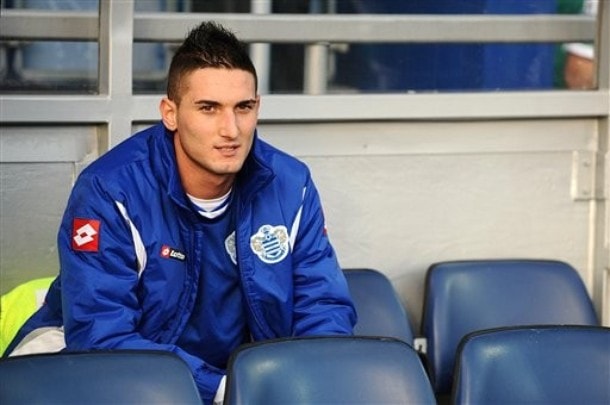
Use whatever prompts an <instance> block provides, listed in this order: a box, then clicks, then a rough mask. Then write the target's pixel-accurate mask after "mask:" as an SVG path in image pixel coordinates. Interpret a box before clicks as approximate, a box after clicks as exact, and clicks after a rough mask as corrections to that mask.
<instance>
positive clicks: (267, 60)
mask: <svg viewBox="0 0 610 405" xmlns="http://www.w3.org/2000/svg"><path fill="white" fill-rule="evenodd" d="M250 10H251V13H252V14H271V12H272V10H273V9H272V1H271V0H250ZM250 54H251V55H252V62H253V63H254V66H256V73H257V75H258V92H259V94H267V93H269V74H270V72H271V44H252V45H250Z"/></svg>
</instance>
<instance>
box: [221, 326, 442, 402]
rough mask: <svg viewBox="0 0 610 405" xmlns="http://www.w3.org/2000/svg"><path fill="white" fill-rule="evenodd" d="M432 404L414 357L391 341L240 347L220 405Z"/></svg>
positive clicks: (295, 341)
mask: <svg viewBox="0 0 610 405" xmlns="http://www.w3.org/2000/svg"><path fill="white" fill-rule="evenodd" d="M409 403H410V404H434V403H435V398H434V392H433V391H432V387H431V385H430V381H429V380H428V377H427V376H426V372H425V370H424V368H423V366H422V363H421V361H420V359H419V356H418V354H417V352H416V351H415V350H414V349H413V348H412V347H411V346H410V345H408V344H407V343H405V342H403V341H401V340H398V339H393V338H372V337H364V336H335V337H310V338H292V339H281V340H271V341H266V342H261V343H254V344H250V345H246V346H242V347H241V348H240V349H238V350H237V351H236V352H235V353H234V354H233V355H232V357H231V360H230V362H229V367H228V379H227V387H226V395H225V400H224V404H225V405H242V404H265V405H286V404H291V405H301V404H302V405H305V404H308V405H310V404H350V405H352V404H409Z"/></svg>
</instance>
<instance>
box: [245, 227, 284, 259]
mask: <svg viewBox="0 0 610 405" xmlns="http://www.w3.org/2000/svg"><path fill="white" fill-rule="evenodd" d="M250 248H251V249H252V251H253V252H254V253H256V255H257V256H258V257H259V259H261V260H262V261H263V262H265V263H269V264H274V263H278V262H280V261H282V260H283V259H284V258H285V257H286V255H288V230H287V229H286V227H285V226H283V225H278V226H271V225H263V226H261V227H260V228H259V229H258V232H257V233H256V234H254V235H252V236H251V237H250Z"/></svg>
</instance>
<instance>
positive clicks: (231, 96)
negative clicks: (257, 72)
mask: <svg viewBox="0 0 610 405" xmlns="http://www.w3.org/2000/svg"><path fill="white" fill-rule="evenodd" d="M180 94H181V98H180V101H179V103H175V102H174V101H171V100H168V99H164V100H163V101H162V103H161V111H162V115H163V121H164V123H165V125H166V126H167V127H168V129H170V130H172V131H174V132H175V138H174V144H175V146H176V159H177V162H178V167H179V170H180V174H181V177H182V179H183V182H185V181H186V183H192V182H193V181H200V182H202V183H207V182H211V183H212V184H220V183H224V182H226V181H227V180H229V181H231V182H232V180H233V179H234V177H235V174H236V173H237V172H238V171H239V170H240V169H241V167H242V165H243V163H244V161H245V159H246V157H247V156H248V153H249V152H250V149H251V147H252V141H253V138H254V130H255V128H256V124H257V120H258V109H259V97H258V96H257V94H256V89H255V82H254V77H253V76H252V74H251V73H249V72H246V71H244V70H237V69H221V68H218V69H216V68H205V69H197V70H195V71H193V72H191V73H190V74H188V75H186V76H185V77H184V78H183V81H182V84H181V89H180ZM185 177H188V178H186V179H185ZM191 186H192V184H191ZM190 188H191V190H189V187H188V186H187V192H190V191H192V192H194V191H195V190H193V189H192V187H190ZM196 194H200V193H196Z"/></svg>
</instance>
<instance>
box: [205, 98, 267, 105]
mask: <svg viewBox="0 0 610 405" xmlns="http://www.w3.org/2000/svg"><path fill="white" fill-rule="evenodd" d="M194 104H195V105H210V106H219V105H222V103H220V102H219V101H214V100H205V99H201V100H196V101H195V103H194ZM248 104H256V99H255V98H249V99H246V100H242V101H239V102H238V103H237V104H236V105H248Z"/></svg>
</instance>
